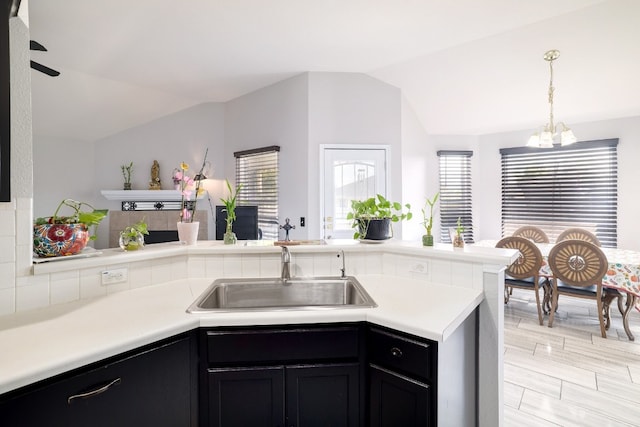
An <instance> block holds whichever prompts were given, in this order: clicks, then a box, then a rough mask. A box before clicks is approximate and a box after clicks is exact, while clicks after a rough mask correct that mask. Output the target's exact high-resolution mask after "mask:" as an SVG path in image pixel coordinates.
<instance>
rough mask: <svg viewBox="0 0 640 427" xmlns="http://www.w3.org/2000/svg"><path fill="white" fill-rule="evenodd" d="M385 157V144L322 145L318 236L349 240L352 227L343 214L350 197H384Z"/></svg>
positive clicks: (386, 150)
mask: <svg viewBox="0 0 640 427" xmlns="http://www.w3.org/2000/svg"><path fill="white" fill-rule="evenodd" d="M387 156H388V148H387V147H385V146H360V147H359V146H353V145H351V146H348V147H347V146H345V147H324V148H323V156H322V157H323V162H324V166H323V167H322V168H321V174H322V176H321V177H320V179H321V183H322V184H323V193H324V197H323V207H322V209H323V212H322V218H323V221H322V224H323V225H322V227H323V229H322V236H323V238H324V239H350V238H351V237H352V236H353V231H354V230H353V229H352V228H351V223H350V221H348V220H347V214H348V213H349V211H350V210H351V200H364V199H368V198H369V197H374V196H375V195H376V194H382V195H383V196H385V197H387Z"/></svg>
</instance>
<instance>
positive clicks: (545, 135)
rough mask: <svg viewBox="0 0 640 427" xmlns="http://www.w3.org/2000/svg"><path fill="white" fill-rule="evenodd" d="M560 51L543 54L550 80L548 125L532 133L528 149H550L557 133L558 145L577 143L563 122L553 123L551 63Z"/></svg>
mask: <svg viewBox="0 0 640 427" xmlns="http://www.w3.org/2000/svg"><path fill="white" fill-rule="evenodd" d="M559 56H560V51H558V50H555V49H554V50H550V51H547V52H546V53H545V54H544V57H543V58H544V60H545V61H548V62H549V71H550V76H551V78H550V79H549V123H547V124H546V125H545V126H544V127H543V129H542V130H541V131H539V132H536V133H534V134H533V135H531V137H530V138H529V141H528V142H527V146H528V147H538V148H552V147H553V141H554V138H555V137H556V135H558V132H560V145H562V146H565V145H569V144H573V143H574V142H576V141H577V139H576V136H575V135H574V134H573V131H572V130H571V129H570V128H569V127H568V126H567V125H565V124H564V123H563V122H559V123H557V124H555V123H554V122H553V91H554V87H553V61H555V60H556V59H558V57H559Z"/></svg>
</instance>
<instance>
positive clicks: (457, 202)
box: [438, 151, 473, 243]
mask: <svg viewBox="0 0 640 427" xmlns="http://www.w3.org/2000/svg"><path fill="white" fill-rule="evenodd" d="M471 156H473V151H438V158H439V160H440V241H441V242H443V243H451V238H450V236H449V228H451V227H454V228H455V227H456V226H457V222H458V218H460V222H461V224H462V226H463V227H464V233H463V238H464V241H465V242H466V243H473V217H472V211H471V206H472V205H471Z"/></svg>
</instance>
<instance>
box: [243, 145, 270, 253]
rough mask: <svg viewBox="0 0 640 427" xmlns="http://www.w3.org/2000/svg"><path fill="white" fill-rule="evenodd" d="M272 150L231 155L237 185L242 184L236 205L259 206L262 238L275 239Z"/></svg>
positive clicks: (266, 148) (257, 150)
mask: <svg viewBox="0 0 640 427" xmlns="http://www.w3.org/2000/svg"><path fill="white" fill-rule="evenodd" d="M279 152H280V147H278V146H271V147H264V148H256V149H254V150H247V151H238V152H236V153H233V155H234V157H235V158H236V185H239V184H242V190H241V191H240V194H239V195H238V205H245V206H246V205H249V206H258V227H259V229H260V231H262V238H263V239H269V240H277V239H278V175H279V169H278V153H279Z"/></svg>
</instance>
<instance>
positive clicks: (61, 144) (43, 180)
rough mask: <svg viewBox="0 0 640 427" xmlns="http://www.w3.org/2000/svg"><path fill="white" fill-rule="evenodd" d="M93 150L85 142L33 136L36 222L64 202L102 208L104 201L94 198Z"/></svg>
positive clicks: (94, 159) (88, 143) (94, 160)
mask: <svg viewBox="0 0 640 427" xmlns="http://www.w3.org/2000/svg"><path fill="white" fill-rule="evenodd" d="M93 147H94V146H93V144H92V143H90V142H87V141H72V140H67V139H56V138H50V137H46V136H42V135H34V136H33V169H34V171H35V172H34V174H33V188H34V199H33V215H34V217H35V218H37V217H48V216H51V215H53V212H54V211H55V209H56V207H57V206H58V204H59V203H60V202H61V201H62V200H63V199H66V198H71V199H75V200H81V201H85V202H87V203H90V204H92V205H94V206H95V207H96V208H98V207H102V205H103V204H104V199H102V200H100V199H99V198H96V195H95V193H96V192H95V188H96V183H95V177H94V169H95V162H96V157H95V153H94V149H93ZM66 213H70V212H69V211H67V212H66ZM61 214H62V215H64V214H65V212H64V211H63V212H61ZM105 230H106V228H105Z"/></svg>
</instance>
